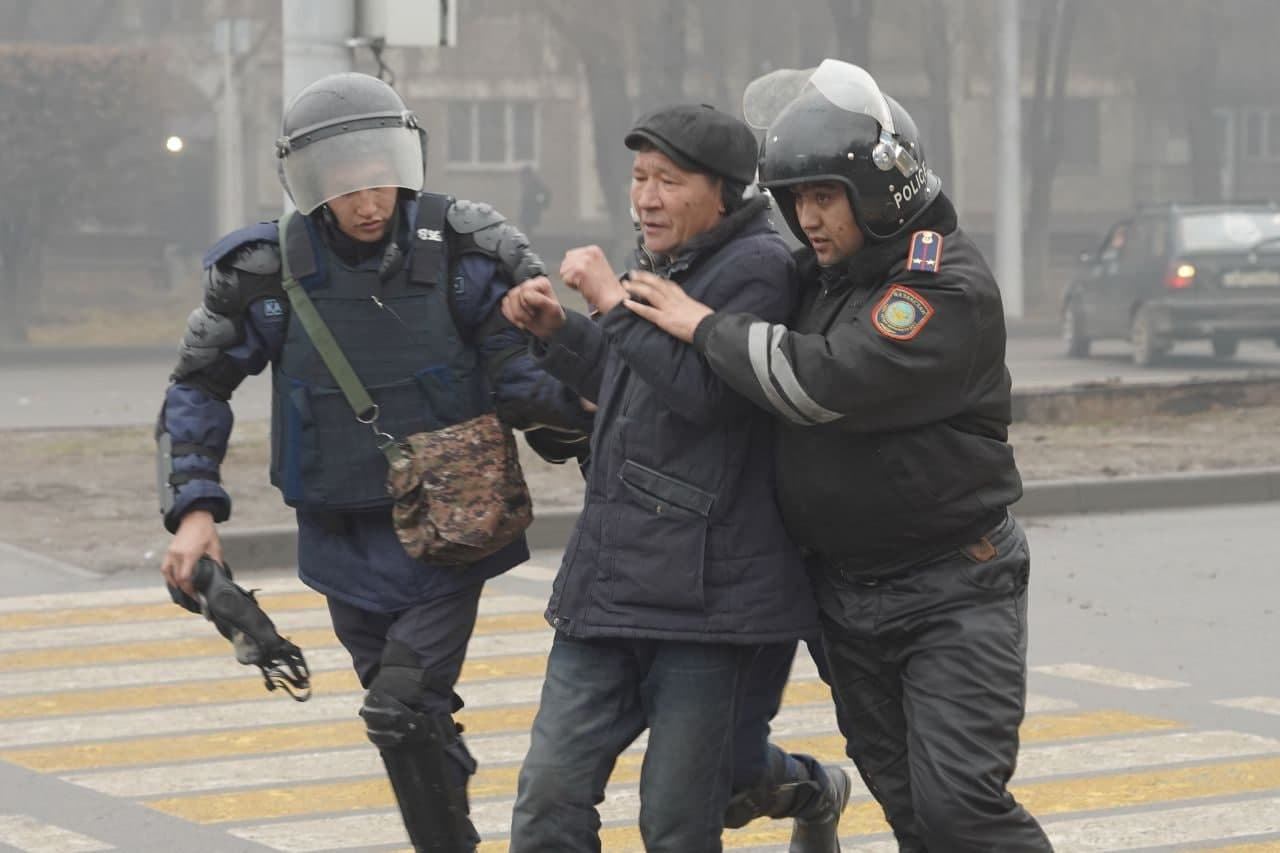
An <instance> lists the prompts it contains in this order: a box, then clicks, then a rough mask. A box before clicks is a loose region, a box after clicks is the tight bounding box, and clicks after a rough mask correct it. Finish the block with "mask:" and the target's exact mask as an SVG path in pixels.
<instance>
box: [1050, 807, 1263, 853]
mask: <svg viewBox="0 0 1280 853" xmlns="http://www.w3.org/2000/svg"><path fill="white" fill-rule="evenodd" d="M1045 831H1046V832H1047V833H1048V834H1049V839H1050V840H1051V841H1052V842H1053V846H1054V849H1055V850H1056V851H1057V853H1103V851H1112V850H1137V849H1144V850H1145V849H1150V848H1154V847H1160V846H1164V845H1170V844H1177V845H1179V846H1181V845H1186V844H1196V843H1200V842H1206V841H1216V840H1219V839H1224V840H1225V839H1230V838H1244V837H1247V836H1252V835H1263V834H1271V833H1277V832H1280V797H1272V798H1267V799H1260V800H1256V799H1251V800H1243V801H1240V802H1234V803H1214V804H1211V805H1204V806H1190V807H1187V808H1178V809H1160V810H1158V811H1144V812H1139V813H1137V814H1124V815H1101V816H1097V817H1083V818H1073V819H1070V820H1059V821H1054V822H1052V823H1046V824H1045ZM1212 850H1213V851H1217V853H1262V851H1264V850H1266V851H1272V853H1274V851H1277V850H1280V839H1273V840H1271V841H1265V842H1261V843H1259V844H1246V845H1239V846H1232V847H1215V848H1212ZM1200 853H1210V849H1201V850H1200Z"/></svg>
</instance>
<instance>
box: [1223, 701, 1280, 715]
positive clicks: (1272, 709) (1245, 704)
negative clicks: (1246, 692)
mask: <svg viewBox="0 0 1280 853" xmlns="http://www.w3.org/2000/svg"><path fill="white" fill-rule="evenodd" d="M1213 704H1215V705H1221V706H1222V707H1224V708H1236V709H1239V710H1242V711H1258V712H1260V713H1263V714H1271V715H1272V716H1274V717H1280V699H1278V698H1276V697H1274V696H1248V697H1244V698H1241V699H1219V700H1218V701H1216V702H1214V703H1213Z"/></svg>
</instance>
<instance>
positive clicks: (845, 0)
mask: <svg viewBox="0 0 1280 853" xmlns="http://www.w3.org/2000/svg"><path fill="white" fill-rule="evenodd" d="M827 5H828V6H830V7H831V18H832V20H833V21H834V23H835V27H836V54H837V55H836V58H837V59H843V60H844V61H845V62H852V63H853V64H854V65H861V66H862V67H863V68H865V69H867V70H868V71H870V70H871V16H872V13H873V12H874V11H875V6H876V4H875V0H827Z"/></svg>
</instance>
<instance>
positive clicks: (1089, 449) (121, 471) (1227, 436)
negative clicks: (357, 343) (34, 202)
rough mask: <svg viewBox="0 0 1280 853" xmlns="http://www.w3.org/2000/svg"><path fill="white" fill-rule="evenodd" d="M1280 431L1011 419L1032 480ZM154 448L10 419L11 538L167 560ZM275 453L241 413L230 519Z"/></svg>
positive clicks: (2, 454) (1268, 452) (545, 502)
mask: <svg viewBox="0 0 1280 853" xmlns="http://www.w3.org/2000/svg"><path fill="white" fill-rule="evenodd" d="M1278 436H1280V406H1269V407H1259V408H1241V409H1231V410H1219V411H1210V412H1202V413H1199V414H1195V415H1184V416H1163V417H1161V416H1152V417H1146V418H1139V419H1134V420H1131V421H1125V422H1123V423H1121V422H1113V423H1094V424H1075V425H1033V424H1014V426H1013V429H1012V431H1011V441H1012V443H1013V445H1014V449H1015V452H1016V454H1017V458H1018V464H1019V466H1020V467H1021V469H1022V474H1023V477H1024V479H1026V480H1051V479H1075V478H1096V477H1123V476H1132V475H1138V474H1160V473H1174V472H1184V471H1204V470H1215V469H1236V468H1257V467H1268V466H1280V440H1277V437H1278ZM522 450H523V451H524V452H523V453H522V459H523V461H524V465H525V473H526V476H527V478H528V480H529V484H530V489H531V490H532V492H533V495H534V502H535V507H536V508H542V509H551V508H563V507H573V508H576V507H577V506H578V505H579V504H580V502H581V499H582V482H581V477H580V476H579V474H578V470H577V468H576V467H575V466H572V465H548V464H546V463H544V462H542V460H540V459H538V458H537V457H536V456H535V455H534V454H533V453H532V452H529V451H528V449H527V448H522ZM154 458H155V457H154V445H153V443H152V438H151V430H150V428H143V427H136V428H125V429H99V430H59V431H54V432H42V431H11V432H4V431H0V460H3V462H2V463H0V471H3V478H2V479H0V542H7V543H10V544H13V545H17V546H19V547H21V548H27V549H29V550H32V551H36V552H38V553H41V554H45V555H47V556H49V557H53V558H55V559H59V560H63V561H66V562H69V563H72V564H75V565H80V566H85V567H89V568H93V569H94V570H96V571H118V570H121V569H133V568H140V567H151V566H158V564H159V559H160V553H161V551H162V550H163V548H164V546H165V543H166V541H167V539H168V536H167V534H166V533H165V532H164V530H163V528H162V527H161V526H160V518H159V513H158V511H157V509H156V495H155V474H154V473H153V472H154V468H155V462H154ZM266 464H267V428H266V424H263V423H246V424H240V425H238V426H237V427H236V431H235V434H234V436H233V439H232V444H231V448H230V450H229V452H228V455H227V461H226V463H225V465H224V466H223V481H224V482H225V483H226V484H227V486H228V488H229V489H230V491H231V494H232V497H233V499H234V506H233V512H232V520H231V521H230V522H228V525H227V526H228V527H260V526H264V525H277V524H288V523H290V522H291V521H292V520H293V516H292V511H291V510H289V509H288V508H287V507H285V506H283V505H282V504H281V503H280V499H279V495H278V494H277V493H276V491H275V490H274V489H273V488H271V487H270V485H269V484H268V482H267V474H266ZM535 511H536V510H535Z"/></svg>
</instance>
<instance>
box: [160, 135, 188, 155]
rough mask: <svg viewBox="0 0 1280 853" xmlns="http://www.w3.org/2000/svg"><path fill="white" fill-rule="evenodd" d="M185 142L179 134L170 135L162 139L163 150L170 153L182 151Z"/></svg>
mask: <svg viewBox="0 0 1280 853" xmlns="http://www.w3.org/2000/svg"><path fill="white" fill-rule="evenodd" d="M185 145H186V143H185V142H183V141H182V137H181V136H170V137H169V138H168V139H166V140H165V141H164V147H165V150H166V151H168V152H169V153H170V154H177V153H179V152H180V151H182V149H183V146H185Z"/></svg>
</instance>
